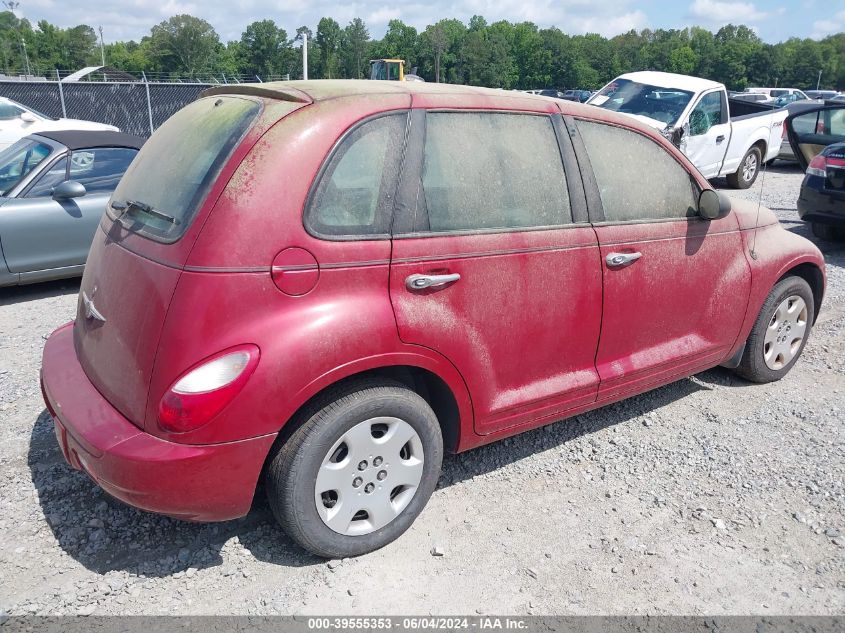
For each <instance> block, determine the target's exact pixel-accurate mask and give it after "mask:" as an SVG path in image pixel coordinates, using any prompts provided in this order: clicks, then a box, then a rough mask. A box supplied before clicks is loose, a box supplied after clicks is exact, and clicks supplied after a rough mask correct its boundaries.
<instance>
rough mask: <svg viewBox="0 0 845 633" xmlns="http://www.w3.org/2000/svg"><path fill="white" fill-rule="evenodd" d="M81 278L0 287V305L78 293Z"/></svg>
mask: <svg viewBox="0 0 845 633" xmlns="http://www.w3.org/2000/svg"><path fill="white" fill-rule="evenodd" d="M81 280H82V278H81V277H77V278H74V279H61V280H59V281H45V282H42V283H38V284H31V285H29V286H10V287H8V288H0V305H4V306H5V305H14V304H16V303H25V302H27V301H35V300H36V299H47V298H48V297H59V296H62V295H76V294H79V284H80V282H81Z"/></svg>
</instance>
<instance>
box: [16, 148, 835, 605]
mask: <svg viewBox="0 0 845 633" xmlns="http://www.w3.org/2000/svg"><path fill="white" fill-rule="evenodd" d="M781 165H782V164H781ZM761 181H762V178H761V179H760V180H758V184H757V185H756V186H755V188H753V189H751V190H749V191H747V192H742V193H741V194H739V195H743V196H746V197H751V198H752V199H757V197H758V196H759V191H760V182H761ZM800 181H801V175H800V172H799V171H798V169H797V168H795V167H790V166H783V167H775V168H774V169H772V170H770V171H769V172H768V173H767V174H766V175H765V192H764V194H763V203H764V204H765V205H767V206H770V207H771V208H773V209H774V210H775V211H776V212H777V213H778V215H779V216H780V218H781V220H782V221H783V223H784V225H785V226H786V227H787V228H788V229H789V230H793V231H796V232H797V233H800V234H802V235H805V236H808V237H809V232H808V231H807V229H806V227H804V225H803V224H802V223H800V222H799V221H798V217H797V214H796V211H795V200H796V199H797V196H798V187H799V184H800ZM722 184H724V183H722ZM731 193H732V195H737V192H731ZM819 245H820V246H821V248H822V250H823V251H824V252H825V256H826V258H827V264H828V275H829V286H828V294H827V297H826V299H825V304H824V307H823V310H822V312H821V314H820V317H819V321H818V324H817V325H816V328H815V329H814V331H813V334H812V336H811V338H810V341H809V343H808V345H807V347H806V350H805V352H804V356H803V358H802V359H801V361H799V363H798V365H797V366H796V368H795V369H794V370H793V371H792V372H791V373H790V374H789V376H787V378H785V379H784V380H783V381H781V382H779V383H776V384H772V385H766V386H758V385H753V386H752V385H749V384H748V383H745V382H743V381H741V380H739V379H737V378H735V377H734V376H733V375H732V374H731V373H730V372H728V371H725V370H720V369H717V370H712V371H708V372H705V373H703V374H700V375H698V376H695V377H693V378H690V379H688V380H682V381H679V382H676V383H674V384H671V385H669V386H666V387H663V388H661V389H658V390H656V391H652V392H650V393H647V394H645V395H642V396H640V397H637V398H633V399H630V400H628V401H625V402H622V403H619V404H616V405H612V406H610V407H607V408H605V409H602V410H599V411H596V412H592V413H589V414H586V415H581V416H579V417H577V418H574V419H571V420H569V421H567V422H564V423H561V424H557V425H552V426H548V427H545V428H543V429H539V430H536V431H533V432H529V433H526V434H523V435H521V436H519V437H516V438H513V439H510V440H507V441H505V442H501V443H498V444H495V445H492V446H488V447H485V448H482V449H478V450H475V451H472V452H470V453H467V454H464V455H458V456H449V457H447V458H446V460H445V463H444V471H443V476H442V478H441V481H440V485H439V488H438V490H437V491H436V492H435V493H434V496H433V497H432V499H431V502H430V504H429V506H428V508H427V509H426V510H425V512H424V513H423V515H422V516H421V517H420V519H419V520H418V521H417V522H416V524H415V525H414V526H413V527H412V528H411V529H410V530H409V531H408V533H406V534H405V536H404V537H402V538H401V539H400V540H399V541H398V542H396V543H394V544H392V545H391V546H389V547H386V548H385V549H383V550H381V551H378V552H375V553H373V554H370V555H368V556H365V557H362V558H359V559H355V560H343V561H330V562H328V563H327V562H325V561H322V560H319V559H316V558H314V557H312V556H310V555H308V554H306V553H305V552H303V551H302V550H300V549H298V548H297V547H296V546H294V545H293V544H292V543H291V542H290V541H288V539H287V538H286V537H285V536H284V535H283V534H282V533H281V532H280V531H279V530H278V529H277V528H276V527H275V525H274V523H273V521H272V519H271V517H270V514H269V511H268V509H267V507H266V505H265V504H263V503H258V504H257V507H256V508H255V509H254V510H253V511H252V512H251V513H250V514H249V516H247V517H246V518H244V519H242V520H238V521H232V522H228V523H222V524H212V525H197V524H190V523H183V522H179V521H175V520H171V519H167V518H163V517H158V516H154V515H150V514H145V513H143V512H138V511H135V510H133V509H131V508H128V507H125V506H122V505H119V504H117V503H115V502H112V501H110V500H108V499H107V498H106V497H105V496H104V495H103V494H102V493H101V492H100V491H99V490H98V489H97V487H96V486H94V485H93V484H92V483H91V482H90V481H89V480H88V479H87V478H86V477H85V476H84V475H82V474H80V473H78V472H75V471H72V470H71V469H70V468H69V467H67V466H66V465H65V464H64V462H63V460H62V457H61V454H60V453H59V450H58V448H57V445H56V441H55V437H54V435H53V431H52V425H51V423H50V420H49V417H48V415H47V413H46V411H45V410H44V407H43V404H42V401H41V395H40V392H39V388H38V368H39V362H40V355H41V348H42V345H43V342H44V338H45V337H46V336H47V335H48V334H49V333H50V332H51V331H52V330H53V329H54V328H55V327H56V326H58V325H60V324H61V323H63V322H65V321H67V320H69V319H70V318H71V317H72V315H73V311H74V305H75V301H76V293H77V292H78V287H79V286H78V283H77V282H73V283H70V282H65V283H53V284H41V285H38V286H34V287H25V288H18V289H5V290H0V420H2V424H0V469H2V473H3V477H2V479H0V533H2V534H3V535H4V538H2V539H0V611H5V612H6V613H8V614H26V613H38V614H118V613H119V614H277V613H281V614H289V613H300V614H325V613H350V614H351V613H355V614H391V613H393V614H396V613H399V614H427V613H438V614H441V613H451V614H457V613H461V614H473V613H511V614H531V613H536V614H551V613H564V614H598V613H603V614H623V613H625V614H714V615H715V614H748V613H751V614H841V613H843V612H845V490H843V473H844V472H845V443H843V431H845V411H843V408H845V398H843V393H845V379H843V376H845V353H843V352H845V328H843V322H844V320H843V316H845V245H843V244H838V245H837V244H832V243H820V244H819ZM435 553H436V554H442V555H434V554H435Z"/></svg>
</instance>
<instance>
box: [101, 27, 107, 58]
mask: <svg viewBox="0 0 845 633" xmlns="http://www.w3.org/2000/svg"><path fill="white" fill-rule="evenodd" d="M100 61H102V62H103V64H102V65H103V66H105V65H106V45H105V44H104V43H103V27H102V25H101V26H100Z"/></svg>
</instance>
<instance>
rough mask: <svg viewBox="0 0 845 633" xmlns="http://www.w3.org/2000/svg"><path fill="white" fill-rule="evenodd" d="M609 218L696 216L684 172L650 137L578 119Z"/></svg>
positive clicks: (692, 186) (695, 190)
mask: <svg viewBox="0 0 845 633" xmlns="http://www.w3.org/2000/svg"><path fill="white" fill-rule="evenodd" d="M578 131H579V132H580V133H581V137H582V138H583V139H584V144H585V145H586V147H587V154H588V155H589V157H590V165H592V167H593V172H594V173H595V176H596V184H597V185H598V188H599V194H600V195H601V202H602V207H603V208H604V216H605V219H606V220H607V221H609V222H629V221H635V220H644V221H647V220H665V219H673V218H678V219H680V218H688V217H694V216H696V215H697V210H696V209H697V205H698V188H697V187H696V186H695V184H694V183H693V180H692V177H691V176H690V174H689V172H687V170H686V169H684V168H683V167H682V166H681V165H680V163H678V162H677V161H676V160H675V159H674V158H673V157H672V155H671V154H669V152H667V151H666V150H665V149H664V148H663V147H661V146H660V145H658V144H657V143H655V142H654V141H653V140H651V139H650V138H648V137H646V136H643V135H642V134H638V133H637V132H633V131H631V130H626V129H624V128H620V127H615V126H612V125H604V124H601V123H590V122H587V121H578Z"/></svg>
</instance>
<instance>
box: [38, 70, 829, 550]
mask: <svg viewBox="0 0 845 633" xmlns="http://www.w3.org/2000/svg"><path fill="white" fill-rule="evenodd" d="M204 94H205V96H204V97H203V98H200V99H199V100H198V101H196V102H195V103H192V104H191V105H188V106H187V107H185V108H184V109H183V110H181V111H180V112H178V113H177V114H175V115H174V116H173V117H171V118H170V119H169V120H168V121H167V122H166V123H164V125H162V126H161V127H160V128H159V129H158V130H157V131H156V132H155V134H154V135H153V136H152V137H151V138H150V139H149V141H147V143H146V144H145V145H144V147H143V149H142V150H141V152H140V154H139V155H138V157H137V159H136V160H135V161H133V163H132V165H131V166H130V168H129V170H128V171H127V172H126V175H125V176H124V178H123V180H121V182H120V185H119V186H118V188H117V190H116V191H115V193H114V195H113V197H112V200H111V203H110V207H109V209H108V210H107V213H106V214H104V216H103V218H102V220H101V224H100V230H99V231H98V232H97V235H96V237H95V239H94V244H93V247H92V250H91V255H90V257H89V263H88V266H87V268H86V270H85V275H84V277H83V280H82V285H81V292H80V295H79V304H78V312H77V316H76V321H75V322H73V323H68V324H67V325H65V326H63V327H61V328H59V329H58V330H57V331H56V332H54V333H53V334H52V335H51V336H50V338H49V340H48V341H47V343H46V346H45V349H44V356H43V364H42V374H41V376H42V387H43V391H44V398H45V402H46V403H47V407H48V408H49V411H50V413H51V414H52V416H53V419H54V420H55V425H56V433H57V437H58V440H59V444H60V446H61V450H62V452H63V453H64V456H65V458H66V459H67V461H68V462H69V463H70V464H71V465H72V466H73V467H75V468H78V469H81V470H84V471H85V472H86V473H87V474H88V475H89V476H90V477H91V478H93V479H94V480H95V481H96V482H97V483H98V484H99V485H100V486H101V487H102V488H103V489H105V490H106V491H107V492H108V493H109V494H111V495H113V496H115V497H117V498H119V499H122V500H123V501H125V502H127V503H130V504H132V505H134V506H137V507H139V508H142V509H145V510H150V511H153V512H159V513H163V514H167V515H171V516H175V517H180V518H183V519H191V520H195V521H219V520H226V519H232V518H235V517H239V516H242V515H244V514H246V513H247V512H248V511H249V509H250V506H251V504H252V501H253V496H254V494H255V491H256V486H257V484H258V482H259V480H263V481H264V482H265V484H266V494H267V496H268V499H269V502H270V506H271V508H272V510H273V513H274V514H275V516H276V517H277V519H278V520H279V522H280V523H281V525H282V526H283V527H284V528H285V530H286V531H287V532H288V534H290V536H291V537H292V538H293V539H294V540H295V541H296V542H297V543H299V544H300V545H302V546H303V547H304V548H306V549H308V550H310V551H312V552H314V553H316V554H318V555H320V556H326V557H342V556H354V555H358V554H363V553H365V552H369V551H371V550H374V549H376V548H379V547H381V546H383V545H385V544H387V543H389V542H390V541H392V540H394V539H396V538H397V537H398V536H399V535H400V534H402V532H404V531H405V530H406V529H407V528H408V527H409V526H410V525H411V523H412V522H413V521H414V519H415V518H416V517H417V516H418V515H419V514H420V512H421V511H422V509H423V507H424V506H425V504H426V502H427V500H428V498H429V496H430V495H431V493H432V491H433V490H434V488H435V486H436V484H437V480H438V477H439V474H440V466H441V459H442V455H443V452H444V450H448V451H456V452H460V451H465V450H468V449H471V448H473V447H477V446H479V445H482V444H486V443H489V442H493V441H495V440H498V439H501V438H504V437H507V436H510V435H514V434H516V433H519V432H521V431H525V430H527V429H530V428H535V427H538V426H541V425H545V424H548V423H550V422H552V421H555V420H559V419H561V418H567V417H571V416H573V415H576V414H578V413H581V412H583V411H587V410H590V409H595V408H597V407H600V406H602V405H604V404H607V403H610V402H615V401H617V400H620V399H622V398H625V397H628V396H632V395H634V394H638V393H641V392H643V391H646V390H648V389H652V388H655V387H657V386H659V385H663V384H666V383H669V382H671V381H674V380H677V379H679V378H682V377H684V376H688V375H690V374H694V373H696V372H699V371H702V370H704V369H707V368H710V367H713V366H715V365H718V364H723V365H725V366H729V367H735V368H737V371H738V372H739V373H740V374H741V375H742V376H744V377H746V378H748V379H749V380H752V381H756V382H768V381H773V380H778V379H780V378H782V377H783V376H784V375H785V374H786V373H787V372H789V370H790V369H791V368H792V367H793V366H794V364H795V362H796V360H797V359H798V357H799V356H800V354H801V350H802V349H803V347H804V344H805V342H806V340H807V337H808V335H809V333H810V329H811V327H812V325H813V323H814V321H815V317H816V315H817V314H818V310H819V306H820V304H821V301H822V295H823V292H824V285H825V272H824V271H825V269H824V260H823V258H822V256H821V253H820V252H819V251H818V249H817V248H816V247H815V246H813V244H811V243H810V242H809V241H807V240H805V239H804V238H802V237H800V236H798V235H795V234H793V233H790V232H788V231H785V230H784V229H783V228H782V227H781V226H780V224H779V223H778V221H777V218H776V217H775V215H774V214H773V213H772V212H771V211H769V210H767V209H762V210H759V209H758V205H757V203H756V202H744V201H741V200H735V201H733V202H731V201H730V200H729V199H728V198H727V197H724V196H723V195H721V194H719V193H717V192H716V191H715V190H713V189H712V188H711V187H710V185H709V184H708V182H707V181H706V180H705V179H704V178H703V177H702V176H701V174H700V173H699V172H698V170H696V169H695V167H694V166H693V165H692V163H691V162H690V161H689V160H688V159H687V158H686V157H684V155H683V154H682V153H681V152H680V151H678V150H677V149H676V148H675V147H673V146H672V145H671V144H670V143H669V142H668V141H667V140H666V139H664V138H663V137H662V136H661V135H660V134H659V133H658V132H657V131H656V130H654V129H653V128H651V127H649V126H646V125H643V124H641V123H639V122H637V121H636V120H634V119H632V118H630V117H624V116H620V115H617V114H615V113H613V112H610V111H607V110H602V109H599V108H593V107H587V106H584V105H581V104H576V103H570V102H565V101H554V100H549V99H542V98H539V97H531V96H527V95H525V94H516V93H507V92H504V91H499V90H487V89H482V88H476V87H467V86H447V85H444V84H427V83H408V82H405V83H403V84H398V83H397V84H391V85H390V86H385V85H381V84H380V83H379V82H362V81H330V82H320V81H310V82H290V83H277V84H272V83H267V84H256V85H244V84H241V85H228V86H220V87H215V88H212V89H210V90H208V91H206V92H205V93H204ZM293 149H295V150H296V151H292V150H293ZM643 165H648V166H649V169H650V175H649V177H647V178H644V177H643ZM752 233H753V234H754V236H755V237H754V239H753V242H752V238H751V234H752ZM749 243H753V248H754V252H755V254H756V255H757V256H756V257H749V256H748V250H747V249H748V244H749ZM751 393H753V392H751ZM760 397H763V396H762V395H761V396H760ZM529 507H530V504H528V505H527V506H526V508H529ZM526 511H527V512H530V510H526Z"/></svg>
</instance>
